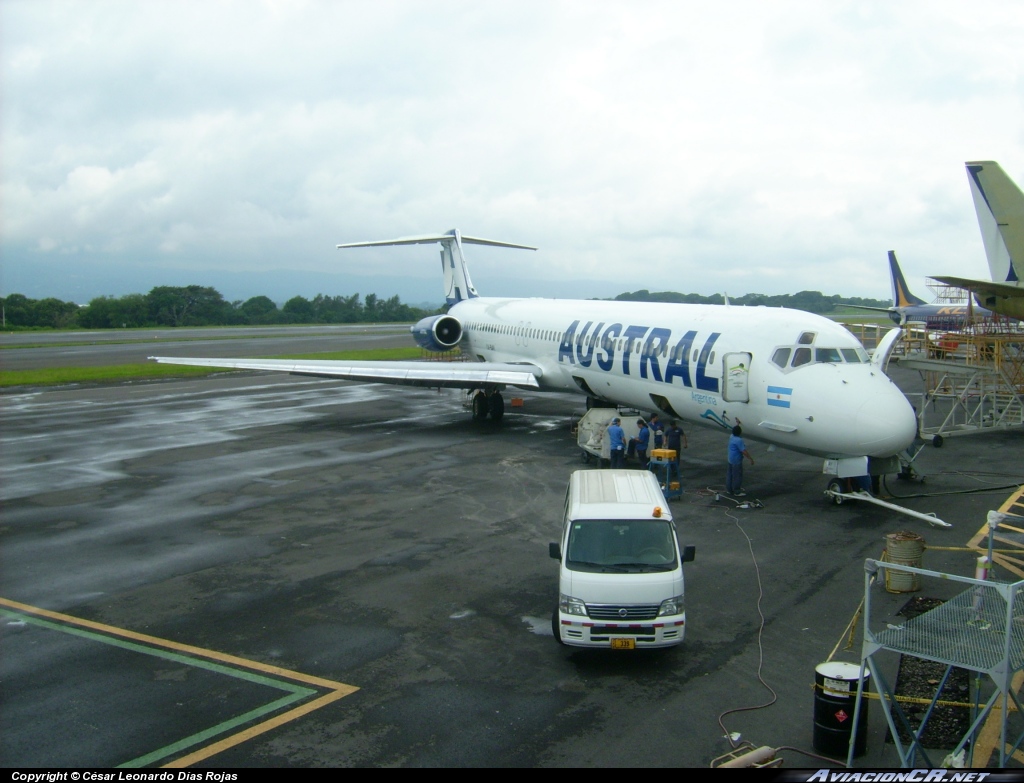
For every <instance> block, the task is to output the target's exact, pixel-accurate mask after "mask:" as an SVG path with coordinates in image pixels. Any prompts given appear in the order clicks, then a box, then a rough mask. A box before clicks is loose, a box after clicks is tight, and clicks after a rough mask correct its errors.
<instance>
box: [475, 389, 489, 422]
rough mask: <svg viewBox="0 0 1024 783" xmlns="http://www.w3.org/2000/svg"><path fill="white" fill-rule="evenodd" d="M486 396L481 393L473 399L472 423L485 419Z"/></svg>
mask: <svg viewBox="0 0 1024 783" xmlns="http://www.w3.org/2000/svg"><path fill="white" fill-rule="evenodd" d="M487 407H488V406H487V396H486V395H485V394H483V393H482V392H481V393H479V394H477V395H476V396H475V397H473V421H483V420H484V419H486V418H487Z"/></svg>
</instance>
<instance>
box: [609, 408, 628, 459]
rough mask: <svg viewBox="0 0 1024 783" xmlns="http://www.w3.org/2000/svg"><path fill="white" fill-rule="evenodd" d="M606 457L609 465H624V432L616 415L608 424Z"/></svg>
mask: <svg viewBox="0 0 1024 783" xmlns="http://www.w3.org/2000/svg"><path fill="white" fill-rule="evenodd" d="M608 458H609V461H610V463H611V467H613V468H624V467H626V433H625V431H624V430H623V429H622V427H621V426H620V425H619V417H618V416H616V417H615V418H614V419H612V423H611V424H609V425H608Z"/></svg>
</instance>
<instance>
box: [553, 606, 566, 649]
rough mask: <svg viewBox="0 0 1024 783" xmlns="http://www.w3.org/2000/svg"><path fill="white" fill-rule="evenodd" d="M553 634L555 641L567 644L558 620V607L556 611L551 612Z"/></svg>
mask: <svg viewBox="0 0 1024 783" xmlns="http://www.w3.org/2000/svg"><path fill="white" fill-rule="evenodd" d="M551 635H552V636H554V637H555V641H556V642H558V643H559V644H565V642H563V641H562V631H561V628H560V627H559V622H558V607H557V606H556V607H555V611H554V612H552V613H551Z"/></svg>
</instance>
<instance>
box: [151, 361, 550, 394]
mask: <svg viewBox="0 0 1024 783" xmlns="http://www.w3.org/2000/svg"><path fill="white" fill-rule="evenodd" d="M149 358H150V359H151V360H152V361H155V362H159V363H161V364H182V365H186V366H189V367H225V368H228V369H235V370H265V371H267V372H285V373H290V374H292V375H310V376H314V377H317V378H339V379H344V380H350V381H370V382H373V383H392V384H399V385H403V386H426V387H429V388H432V389H433V388H438V387H446V388H453V389H475V388H479V387H480V386H484V385H491V384H494V385H507V386H523V387H527V388H533V389H536V388H538V387H539V384H538V383H537V378H539V377H540V376H541V374H542V373H541V369H540V368H539V367H536V366H534V365H530V364H497V363H491V362H371V361H366V362H346V361H329V360H315V359H314V360H310V359H192V358H187V357H179V356H150V357H149Z"/></svg>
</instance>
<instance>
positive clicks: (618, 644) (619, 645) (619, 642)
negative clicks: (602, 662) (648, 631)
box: [611, 638, 636, 650]
mask: <svg viewBox="0 0 1024 783" xmlns="http://www.w3.org/2000/svg"><path fill="white" fill-rule="evenodd" d="M611 645H612V649H613V650H635V649H636V639H631V638H622V639H612V640H611Z"/></svg>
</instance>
